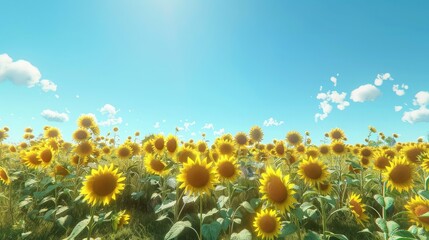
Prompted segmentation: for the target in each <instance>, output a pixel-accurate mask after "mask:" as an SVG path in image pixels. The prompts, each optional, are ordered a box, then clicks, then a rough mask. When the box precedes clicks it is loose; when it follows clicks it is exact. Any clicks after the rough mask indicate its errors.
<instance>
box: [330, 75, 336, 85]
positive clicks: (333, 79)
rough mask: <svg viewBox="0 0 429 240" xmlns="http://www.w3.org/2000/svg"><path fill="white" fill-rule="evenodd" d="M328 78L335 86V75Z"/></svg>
mask: <svg viewBox="0 0 429 240" xmlns="http://www.w3.org/2000/svg"><path fill="white" fill-rule="evenodd" d="M330 80H331V82H332V83H333V84H334V87H336V86H337V78H336V77H334V76H332V77H331V78H330Z"/></svg>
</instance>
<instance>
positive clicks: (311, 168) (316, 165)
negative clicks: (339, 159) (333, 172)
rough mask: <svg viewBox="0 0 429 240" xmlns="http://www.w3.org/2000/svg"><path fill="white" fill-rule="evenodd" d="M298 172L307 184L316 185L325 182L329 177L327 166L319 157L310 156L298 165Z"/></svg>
mask: <svg viewBox="0 0 429 240" xmlns="http://www.w3.org/2000/svg"><path fill="white" fill-rule="evenodd" d="M298 174H299V175H300V177H301V179H303V180H304V182H305V183H306V184H311V185H313V186H314V185H316V184H318V183H323V182H324V181H326V179H327V178H328V177H329V172H328V170H327V166H326V165H325V164H324V163H323V162H322V161H320V160H319V159H317V158H316V159H313V158H312V157H308V158H307V159H306V160H304V161H302V162H301V163H300V164H299V167H298Z"/></svg>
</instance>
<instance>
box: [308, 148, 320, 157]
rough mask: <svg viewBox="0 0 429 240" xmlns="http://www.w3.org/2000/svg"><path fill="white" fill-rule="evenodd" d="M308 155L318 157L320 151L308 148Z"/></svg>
mask: <svg viewBox="0 0 429 240" xmlns="http://www.w3.org/2000/svg"><path fill="white" fill-rule="evenodd" d="M307 156H309V157H312V158H317V156H319V153H318V152H317V151H316V150H308V151H307Z"/></svg>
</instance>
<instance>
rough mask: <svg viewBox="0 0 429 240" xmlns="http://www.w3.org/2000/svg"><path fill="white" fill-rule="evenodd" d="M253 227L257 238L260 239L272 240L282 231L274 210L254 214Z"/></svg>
mask: <svg viewBox="0 0 429 240" xmlns="http://www.w3.org/2000/svg"><path fill="white" fill-rule="evenodd" d="M253 227H254V228H255V232H256V234H257V236H258V237H260V238H261V239H268V240H274V239H276V238H277V237H278V236H279V235H280V233H281V229H282V225H281V222H280V217H279V216H278V214H277V212H276V211H275V210H269V209H265V210H261V211H260V212H258V213H257V214H256V217H255V220H254V221H253Z"/></svg>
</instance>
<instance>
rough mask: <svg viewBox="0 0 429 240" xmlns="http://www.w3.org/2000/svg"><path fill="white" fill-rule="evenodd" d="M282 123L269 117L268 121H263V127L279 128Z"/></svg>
mask: <svg viewBox="0 0 429 240" xmlns="http://www.w3.org/2000/svg"><path fill="white" fill-rule="evenodd" d="M283 123H284V122H283V121H277V120H275V119H274V118H272V117H270V118H269V119H268V120H265V121H264V126H265V127H270V126H280V125H282V124H283Z"/></svg>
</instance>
